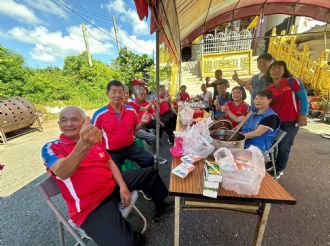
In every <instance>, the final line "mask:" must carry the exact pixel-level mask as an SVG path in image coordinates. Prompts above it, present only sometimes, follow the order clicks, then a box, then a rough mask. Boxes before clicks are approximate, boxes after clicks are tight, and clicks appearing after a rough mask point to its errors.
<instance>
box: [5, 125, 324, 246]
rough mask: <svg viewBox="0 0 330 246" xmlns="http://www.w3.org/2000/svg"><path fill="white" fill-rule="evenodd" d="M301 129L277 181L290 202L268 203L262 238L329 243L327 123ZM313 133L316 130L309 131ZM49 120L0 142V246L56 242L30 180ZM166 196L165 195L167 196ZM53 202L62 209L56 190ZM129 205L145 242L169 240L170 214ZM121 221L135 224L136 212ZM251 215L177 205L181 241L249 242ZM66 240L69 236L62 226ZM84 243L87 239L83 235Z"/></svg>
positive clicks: (50, 135)
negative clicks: (161, 216)
mask: <svg viewBox="0 0 330 246" xmlns="http://www.w3.org/2000/svg"><path fill="white" fill-rule="evenodd" d="M308 129H310V130H311V131H310V130H307V129H301V130H300V131H299V134H298V136H297V137H296V140H295V144H294V146H293V148H292V150H291V155H290V160H289V164H288V166H287V168H286V169H285V172H284V175H283V176H282V177H281V179H280V180H279V182H280V183H281V184H282V185H283V186H284V187H285V188H286V190H288V191H289V192H290V193H291V194H292V195H293V196H294V197H295V198H296V199H297V204H296V205H294V206H292V205H272V208H271V212H270V216H269V220H268V224H267V226H266V231H265V235H264V240H263V245H288V246H291V245H306V246H307V245H308V246H309V245H330V196H329V190H330V148H329V147H330V140H329V139H325V138H322V137H320V135H319V133H330V131H329V130H330V127H329V125H324V124H319V123H312V124H310V127H308ZM313 132H316V133H313ZM58 134H59V131H58V129H57V126H56V124H54V123H53V124H48V125H47V126H45V131H44V132H38V131H35V132H32V133H29V134H26V135H23V136H20V137H17V138H14V139H12V140H9V144H8V146H6V147H5V146H3V145H0V164H2V165H4V166H5V167H4V169H3V170H2V171H1V172H0V182H1V188H0V209H1V210H0V211H1V212H0V245H6V246H7V245H8V246H11V245H22V246H26V245H31V246H35V245H47V246H48V245H59V240H58V230H57V224H56V220H55V217H54V215H53V214H52V212H51V210H50V209H49V207H48V206H47V205H46V203H45V202H44V201H43V200H42V199H41V197H40V195H39V194H38V192H37V191H36V189H35V185H36V184H37V183H38V182H40V181H42V180H43V179H45V178H46V177H47V175H48V174H46V173H45V169H44V166H43V164H42V161H41V158H40V148H41V147H42V145H43V144H44V143H45V142H48V141H50V140H52V139H55V138H57V136H58ZM161 143H162V144H161V155H162V156H164V157H166V158H167V159H168V163H170V161H171V156H170V153H169V151H168V148H169V146H168V144H167V142H166V141H165V139H162V141H161ZM169 172H170V164H167V165H162V166H160V174H161V176H162V178H163V180H164V182H165V183H166V184H168V182H169ZM169 200H173V197H169ZM55 203H56V204H57V206H59V207H60V209H61V210H62V211H65V204H64V202H63V201H62V199H61V197H58V198H56V199H55ZM137 207H138V208H139V209H140V210H141V212H142V213H143V214H144V215H145V217H146V218H147V221H148V229H147V236H148V245H162V246H166V245H173V238H174V233H173V231H174V217H173V215H170V216H169V217H167V218H166V219H165V220H164V221H162V222H159V223H156V224H155V223H152V221H151V216H152V209H153V204H152V202H149V201H146V200H144V199H143V198H142V197H141V196H140V197H139V200H138V202H137ZM129 220H130V221H131V222H132V223H133V224H134V227H136V228H137V229H139V228H141V227H142V223H141V221H140V220H139V218H138V217H136V216H134V215H132V216H130V218H129ZM256 224H257V216H256V215H253V214H245V213H240V212H234V211H228V210H212V211H210V210H200V211H184V212H182V213H181V223H180V228H181V230H180V241H181V245H251V244H252V240H253V235H254V231H255V228H256ZM65 240H66V245H74V244H75V241H74V239H73V238H72V237H71V236H70V235H69V234H68V233H67V232H65ZM88 245H94V244H93V243H92V242H89V243H88Z"/></svg>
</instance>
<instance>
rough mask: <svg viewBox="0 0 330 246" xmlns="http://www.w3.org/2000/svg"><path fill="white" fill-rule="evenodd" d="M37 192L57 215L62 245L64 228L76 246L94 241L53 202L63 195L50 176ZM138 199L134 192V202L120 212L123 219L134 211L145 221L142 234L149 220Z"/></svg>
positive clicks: (62, 244)
mask: <svg viewBox="0 0 330 246" xmlns="http://www.w3.org/2000/svg"><path fill="white" fill-rule="evenodd" d="M36 188H37V190H38V191H39V193H40V194H41V196H42V198H43V199H44V200H45V201H46V203H47V204H48V206H49V207H50V209H51V210H52V211H53V213H54V214H55V215H56V220H57V224H58V229H59V237H60V245H61V246H64V245H65V244H64V235H63V226H64V227H65V229H67V230H68V232H69V233H70V234H71V235H72V236H73V237H74V238H75V239H76V241H77V243H76V244H75V245H81V246H86V243H85V242H84V241H83V239H88V240H92V239H91V238H90V237H89V236H88V235H87V234H86V233H85V231H84V230H83V229H81V228H79V227H78V226H77V225H76V224H75V223H74V222H73V221H72V220H71V219H69V220H67V219H66V218H65V217H64V216H63V214H62V213H61V211H60V210H59V209H58V208H57V207H56V205H55V204H54V203H53V201H52V200H51V198H52V197H54V196H57V195H58V194H60V193H61V191H60V189H59V187H58V185H57V184H56V182H55V180H54V179H53V178H52V177H51V176H49V177H48V178H47V179H45V180H44V181H43V182H41V183H39V184H37V185H36ZM137 199H138V192H137V191H135V190H134V191H132V202H131V204H130V205H129V206H127V207H125V208H120V212H121V213H122V215H123V217H124V218H126V217H127V216H128V215H129V213H130V212H131V210H132V209H133V210H134V211H135V212H136V213H137V214H138V215H139V216H140V217H141V219H142V220H143V229H142V231H141V233H144V232H145V230H146V229H147V220H146V218H145V217H144V216H143V214H142V213H141V212H140V210H139V209H138V208H137V207H136V206H135V202H136V200H137Z"/></svg>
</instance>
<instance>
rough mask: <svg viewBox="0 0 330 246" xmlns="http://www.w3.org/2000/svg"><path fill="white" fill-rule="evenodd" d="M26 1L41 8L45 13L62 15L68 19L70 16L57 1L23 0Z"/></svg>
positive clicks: (31, 5) (36, 7) (32, 6)
mask: <svg viewBox="0 0 330 246" xmlns="http://www.w3.org/2000/svg"><path fill="white" fill-rule="evenodd" d="M23 2H24V3H26V4H27V5H29V6H30V7H31V8H34V9H37V10H40V11H42V12H45V13H49V14H53V15H57V16H60V17H62V18H64V19H67V18H68V16H67V14H66V13H65V11H64V9H63V8H61V7H60V6H59V5H58V4H57V3H56V2H54V1H50V0H23Z"/></svg>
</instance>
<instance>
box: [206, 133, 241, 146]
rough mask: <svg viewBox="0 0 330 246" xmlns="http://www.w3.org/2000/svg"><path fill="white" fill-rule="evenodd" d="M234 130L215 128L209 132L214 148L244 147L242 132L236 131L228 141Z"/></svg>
mask: <svg viewBox="0 0 330 246" xmlns="http://www.w3.org/2000/svg"><path fill="white" fill-rule="evenodd" d="M233 133H234V131H230V130H215V131H211V132H210V136H211V137H212V138H213V143H212V144H213V145H214V147H215V150H217V149H219V148H222V147H225V148H228V149H232V148H236V149H244V143H245V136H244V135H243V134H242V133H239V132H236V133H235V135H234V136H233V138H232V139H231V140H230V141H228V139H229V138H230V136H231V135H232V134H233Z"/></svg>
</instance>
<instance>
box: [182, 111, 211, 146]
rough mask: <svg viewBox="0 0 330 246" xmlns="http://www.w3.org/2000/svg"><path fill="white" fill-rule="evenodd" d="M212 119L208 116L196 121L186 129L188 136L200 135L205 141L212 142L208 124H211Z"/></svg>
mask: <svg viewBox="0 0 330 246" xmlns="http://www.w3.org/2000/svg"><path fill="white" fill-rule="evenodd" d="M212 122H213V120H212V119H211V118H210V117H208V118H204V119H202V120H201V121H199V122H197V123H196V124H195V125H193V126H192V127H191V128H190V129H188V136H189V137H191V138H194V136H195V137H196V136H198V135H201V136H202V137H203V138H205V139H206V141H207V142H209V143H212V142H213V139H212V137H211V136H210V131H209V126H210V125H211V124H212Z"/></svg>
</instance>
